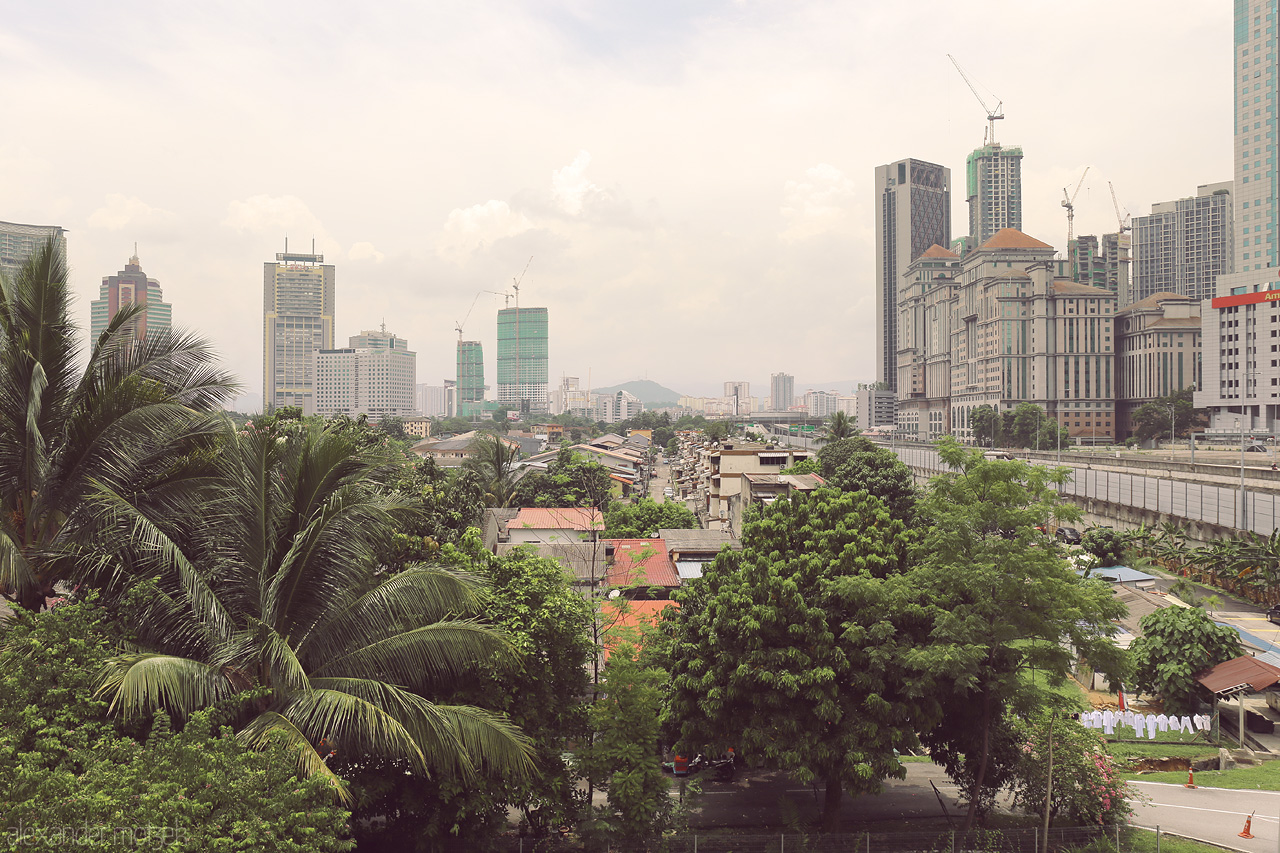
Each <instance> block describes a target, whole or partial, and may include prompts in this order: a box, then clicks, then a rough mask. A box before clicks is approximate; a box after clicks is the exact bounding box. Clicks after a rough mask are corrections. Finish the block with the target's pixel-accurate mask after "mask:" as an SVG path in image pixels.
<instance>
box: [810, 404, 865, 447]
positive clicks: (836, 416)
mask: <svg viewBox="0 0 1280 853" xmlns="http://www.w3.org/2000/svg"><path fill="white" fill-rule="evenodd" d="M823 430H824V432H823V434H822V436H821V437H820V438H819V439H818V441H820V442H828V441H839V440H840V439H842V438H853V437H854V436H855V435H857V434H858V419H857V418H855V417H852V416H850V415H849V413H848V412H845V411H839V412H832V413H831V415H830V416H829V417H828V418H827V423H826V426H825V427H823Z"/></svg>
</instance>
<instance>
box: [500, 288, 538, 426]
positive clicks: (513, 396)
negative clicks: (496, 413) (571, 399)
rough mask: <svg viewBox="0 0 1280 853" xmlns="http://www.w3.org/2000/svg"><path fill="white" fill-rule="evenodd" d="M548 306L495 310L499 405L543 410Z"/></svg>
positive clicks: (527, 412)
mask: <svg viewBox="0 0 1280 853" xmlns="http://www.w3.org/2000/svg"><path fill="white" fill-rule="evenodd" d="M547 384H548V370H547V309H546V308H503V309H502V310H500V311H499V312H498V405H500V406H507V407H509V408H511V409H512V410H514V411H517V412H520V413H521V414H529V413H543V412H546V411H547V406H548V402H549V398H548V391H549V390H550V389H549V388H548V387H547Z"/></svg>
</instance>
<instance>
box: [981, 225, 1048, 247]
mask: <svg viewBox="0 0 1280 853" xmlns="http://www.w3.org/2000/svg"><path fill="white" fill-rule="evenodd" d="M980 248H983V249H1052V248H1053V247H1052V246H1050V245H1049V244H1048V243H1041V242H1040V241H1039V240H1037V239H1036V238H1035V237H1029V236H1027V235H1026V234H1023V233H1022V232H1021V231H1019V230H1018V229H1017V228H1001V229H1000V230H999V231H997V232H996V233H995V234H993V235H991V239H990V240H988V241H987V242H985V243H983V244H982V246H981V247H980Z"/></svg>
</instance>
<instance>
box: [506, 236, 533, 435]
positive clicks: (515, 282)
mask: <svg viewBox="0 0 1280 853" xmlns="http://www.w3.org/2000/svg"><path fill="white" fill-rule="evenodd" d="M531 263H533V255H530V256H529V260H527V261H525V264H524V269H522V270H521V271H520V276H519V277H518V278H512V279H511V289H512V290H514V291H515V292H516V400H517V402H520V403H522V404H523V401H524V396H523V388H522V385H521V381H520V380H521V375H520V282H522V281H524V274H525V273H527V272H528V271H529V264H531ZM520 411H521V412H522V413H523V412H524V406H523V405H521V407H520Z"/></svg>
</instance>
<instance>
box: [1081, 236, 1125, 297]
mask: <svg viewBox="0 0 1280 853" xmlns="http://www.w3.org/2000/svg"><path fill="white" fill-rule="evenodd" d="M1131 243H1132V240H1131V239H1130V237H1129V235H1128V234H1127V233H1124V232H1117V233H1114V234H1103V235H1102V239H1101V240H1099V239H1098V238H1097V237H1095V236H1094V235H1092V234H1082V235H1080V236H1079V237H1075V238H1073V239H1072V240H1071V242H1070V243H1069V244H1067V258H1068V260H1069V261H1070V264H1071V266H1070V269H1071V280H1072V281H1077V282H1079V283H1080V284H1087V285H1089V286H1091V287H1100V288H1102V289H1103V290H1110V291H1111V292H1112V293H1114V294H1116V296H1117V297H1119V299H1120V302H1119V304H1120V305H1128V304H1129V303H1130V302H1132V301H1133V294H1132V293H1131V292H1130V291H1131V284H1130V276H1129V262H1130V260H1131V259H1132V255H1131V253H1130V245H1131Z"/></svg>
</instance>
